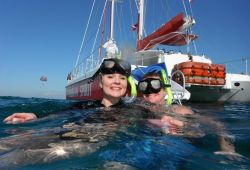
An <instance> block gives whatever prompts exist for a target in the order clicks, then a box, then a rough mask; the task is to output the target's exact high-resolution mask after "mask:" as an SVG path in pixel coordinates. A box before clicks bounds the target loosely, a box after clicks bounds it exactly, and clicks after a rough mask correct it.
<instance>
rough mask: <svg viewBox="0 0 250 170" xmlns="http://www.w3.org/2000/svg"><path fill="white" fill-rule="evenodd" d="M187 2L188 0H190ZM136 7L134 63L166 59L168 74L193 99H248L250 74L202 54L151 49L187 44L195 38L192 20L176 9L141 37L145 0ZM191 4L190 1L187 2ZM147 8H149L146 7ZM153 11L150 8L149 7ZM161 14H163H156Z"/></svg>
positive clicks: (229, 100)
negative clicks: (230, 69)
mask: <svg viewBox="0 0 250 170" xmlns="http://www.w3.org/2000/svg"><path fill="white" fill-rule="evenodd" d="M189 3H190V1H189ZM138 4H139V7H138V18H139V21H138V23H137V25H138V40H137V52H136V53H135V58H136V64H139V65H142V64H143V65H151V64H155V63H162V62H165V64H166V67H167V71H168V74H169V75H168V76H169V77H171V78H172V79H173V80H174V81H176V82H178V83H179V84H181V85H182V86H184V88H186V89H187V90H188V91H189V92H190V93H191V97H190V99H189V101H192V102H250V76H249V75H247V70H246V74H231V73H227V72H226V66H225V65H222V64H214V63H212V60H211V59H209V58H208V57H206V56H204V55H193V54H191V53H190V51H187V53H181V52H174V51H168V52H165V51H164V50H159V49H156V50H155V49H153V48H154V47H157V46H159V45H160V46H162V45H165V46H184V45H187V46H189V45H190V43H191V42H192V41H193V40H195V39H196V38H198V36H196V35H193V34H191V33H192V30H191V27H192V26H193V25H194V24H195V20H194V19H193V18H192V17H191V16H188V15H187V16H184V15H183V14H182V13H179V14H178V15H177V16H176V17H174V18H173V19H171V20H170V21H168V22H166V23H165V24H163V25H162V26H161V27H160V28H158V29H157V30H156V31H154V32H153V33H151V34H150V35H148V36H146V37H143V31H144V21H145V20H147V18H145V17H144V16H145V15H144V9H145V7H144V0H140V1H139V3H138ZM183 5H184V9H186V6H185V3H184V1H183ZM190 7H191V5H190ZM148 11H150V10H148ZM150 12H152V11H150ZM159 17H163V16H159Z"/></svg>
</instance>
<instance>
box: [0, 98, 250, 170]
mask: <svg viewBox="0 0 250 170" xmlns="http://www.w3.org/2000/svg"><path fill="white" fill-rule="evenodd" d="M75 103H76V102H74V101H69V100H54V99H42V98H21V97H8V96H2V97H0V119H1V121H0V169H1V170H3V169H18V170H24V169H25V170H26V169H28V170H29V169H30V170H31V169H32V170H38V169H39V170H40V169H43V170H44V169H53V170H60V169H63V170H64V169H66V170H67V169H68V170H82V169H83V170H86V169H90V170H92V169H93V170H94V169H98V170H99V169H149V170H152V169H154V170H157V169H184V170H200V169H202V170H210V169H213V170H215V169H218V170H221V169H229V170H231V169H232V170H233V169H237V170H238V169H242V170H243V169H250V160H249V158H250V104H249V103H226V104H204V103H203V104H201V103H199V104H193V103H192V104H189V103H187V104H186V105H188V106H190V107H191V108H192V109H193V110H194V111H195V115H194V116H186V117H183V116H176V119H179V120H182V121H184V122H185V126H184V128H183V129H182V132H180V133H179V134H178V135H169V134H168V135H166V134H164V133H162V129H160V128H158V127H154V126H152V125H149V124H148V122H147V119H148V118H147V115H150V114H151V113H152V112H155V111H152V110H150V107H148V106H145V107H141V105H140V107H133V104H131V106H129V107H126V108H122V109H104V108H95V107H92V108H90V107H87V106H88V105H90V104H91V103H92V102H88V101H86V102H84V104H85V105H86V108H85V109H77V108H73V107H72V106H74V105H75ZM149 110H150V111H149ZM14 112H33V113H36V114H38V115H39V119H38V120H35V121H31V122H28V123H22V124H6V123H4V122H2V120H3V119H4V118H5V117H6V116H8V115H10V114H12V113H14ZM160 112H162V110H161V111H159V112H157V113H156V114H157V115H160V114H161V113H160ZM138 115H139V116H138ZM140 115H142V116H140ZM170 115H172V114H170ZM173 116H174V115H173ZM221 141H224V142H225V141H226V142H228V143H230V146H229V147H234V150H235V152H223V151H222V149H221V146H222V145H221ZM222 143H223V142H222ZM223 146H224V147H225V145H223Z"/></svg>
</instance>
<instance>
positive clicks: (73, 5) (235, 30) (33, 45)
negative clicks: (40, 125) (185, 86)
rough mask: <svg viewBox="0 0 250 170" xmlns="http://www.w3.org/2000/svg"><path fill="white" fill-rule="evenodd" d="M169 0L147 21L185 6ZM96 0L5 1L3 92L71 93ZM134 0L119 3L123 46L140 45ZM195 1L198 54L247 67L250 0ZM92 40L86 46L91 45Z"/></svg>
mask: <svg viewBox="0 0 250 170" xmlns="http://www.w3.org/2000/svg"><path fill="white" fill-rule="evenodd" d="M97 1H99V3H98V5H96V6H95V8H94V12H93V14H94V17H97V15H96V13H97V11H99V12H100V11H102V8H101V6H102V5H103V3H104V0H97ZM164 1H166V0H164ZM168 1H169V2H168V3H165V5H166V4H168V5H169V6H166V8H167V9H165V10H157V9H160V8H165V5H163V4H162V3H163V0H151V2H148V3H154V5H153V4H152V5H148V6H149V7H153V8H155V9H156V10H154V11H152V12H151V14H152V15H151V16H150V15H147V19H146V21H145V24H146V23H148V24H149V25H151V27H153V26H155V25H158V23H155V22H156V21H157V20H162V19H165V18H164V17H165V16H167V17H168V16H171V15H172V16H175V15H177V14H178V12H179V11H183V6H182V3H181V2H182V0H168ZM184 1H186V2H188V0H184ZM92 2H93V0H0V23H1V25H0V96H21V97H41V98H55V99H64V98H65V86H66V84H67V81H66V77H67V74H68V73H69V72H70V71H71V70H72V68H73V66H74V65H75V62H76V59H77V55H78V51H79V48H80V45H81V42H82V37H83V35H84V31H85V28H86V23H87V21H88V16H89V13H90V9H91V5H92ZM134 4H135V2H134V0H122V1H121V2H119V3H118V4H117V7H116V10H117V11H119V14H117V15H118V16H117V18H118V22H116V25H115V28H116V29H115V30H116V31H115V40H116V41H117V43H118V46H119V45H120V46H123V47H128V48H135V44H136V41H135V39H136V35H135V32H132V31H131V26H132V25H133V23H136V19H137V15H136V10H135V5H134ZM170 4H173V5H170ZM177 4H178V6H177ZM131 6H132V7H131ZM191 6H192V14H193V17H194V18H195V20H196V24H195V25H194V26H193V32H195V33H196V34H197V35H198V36H199V38H198V39H197V40H196V42H195V44H196V47H197V51H198V53H199V54H205V55H206V56H208V57H209V58H211V59H212V60H213V62H214V63H222V62H226V61H231V60H239V61H238V62H235V64H233V68H232V69H231V70H228V71H231V72H236V73H239V72H242V71H245V70H244V68H245V66H244V65H243V62H242V61H240V59H241V58H249V57H250V43H249V39H250V33H249V28H250V19H249V18H250V11H249V7H250V1H249V0H193V1H192V3H191ZM187 7H189V6H188V4H187ZM176 9H177V10H179V11H176ZM147 10H149V9H148V8H147ZM160 11H164V13H162V12H160ZM188 11H189V12H190V9H188ZM153 17H155V18H153ZM94 21H95V22H93V23H91V24H90V25H89V30H90V33H88V35H91V36H89V37H87V36H86V41H87V42H88V43H87V44H88V45H90V44H91V43H89V42H90V40H89V41H88V39H89V38H91V37H92V39H93V37H94V36H93V35H94V30H96V28H97V26H98V24H99V21H98V19H95V20H94ZM160 22H162V21H160ZM107 25H108V24H107ZM149 27H150V26H149ZM151 29H155V28H151ZM91 30H92V32H91ZM150 31H151V30H150V29H149V32H150ZM104 40H105V38H104ZM88 45H87V46H85V48H84V50H85V51H87V49H91V47H90V46H88ZM83 53H84V52H83ZM249 62H250V61H249ZM237 67H238V68H237ZM41 76H47V78H48V81H47V82H42V81H40V77H41Z"/></svg>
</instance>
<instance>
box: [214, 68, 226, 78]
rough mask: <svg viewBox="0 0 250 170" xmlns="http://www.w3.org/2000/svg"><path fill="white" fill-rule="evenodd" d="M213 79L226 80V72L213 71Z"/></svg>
mask: <svg viewBox="0 0 250 170" xmlns="http://www.w3.org/2000/svg"><path fill="white" fill-rule="evenodd" d="M211 77H215V78H223V79H224V78H225V72H224V71H213V70H212V71H211Z"/></svg>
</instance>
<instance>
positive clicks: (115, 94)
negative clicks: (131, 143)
mask: <svg viewBox="0 0 250 170" xmlns="http://www.w3.org/2000/svg"><path fill="white" fill-rule="evenodd" d="M130 73H131V66H130V64H129V63H128V62H126V61H124V60H119V59H114V58H112V59H105V60H104V61H103V63H102V64H101V66H100V68H99V70H98V71H97V72H96V74H95V75H94V76H93V77H92V79H95V78H96V77H97V76H98V75H99V76H100V84H99V85H100V88H102V89H103V99H102V101H101V103H100V104H99V106H104V107H112V106H116V105H120V104H122V102H121V97H123V96H124V95H125V93H126V91H127V85H128V77H129V76H130ZM37 118H38V116H37V115H36V114H34V113H14V114H12V115H10V116H8V117H7V118H5V119H4V120H3V121H4V122H6V123H23V122H27V121H31V120H35V119H37Z"/></svg>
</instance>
